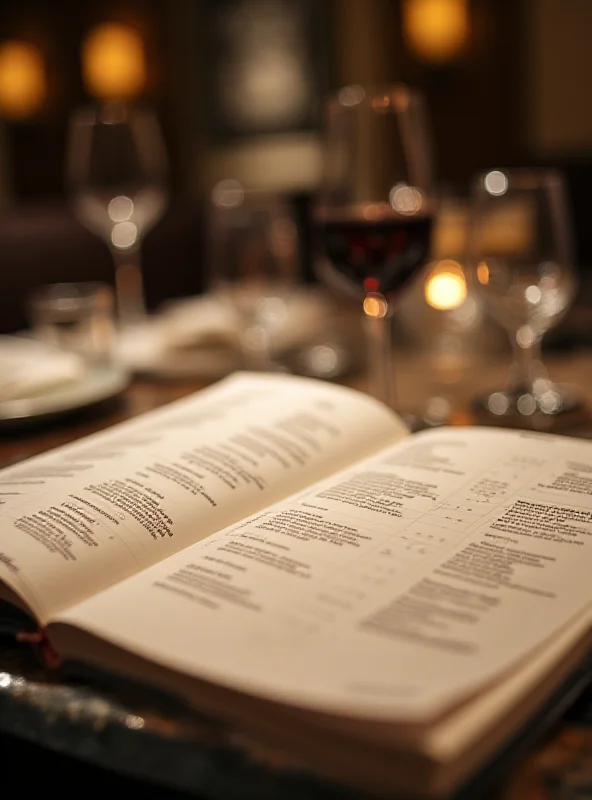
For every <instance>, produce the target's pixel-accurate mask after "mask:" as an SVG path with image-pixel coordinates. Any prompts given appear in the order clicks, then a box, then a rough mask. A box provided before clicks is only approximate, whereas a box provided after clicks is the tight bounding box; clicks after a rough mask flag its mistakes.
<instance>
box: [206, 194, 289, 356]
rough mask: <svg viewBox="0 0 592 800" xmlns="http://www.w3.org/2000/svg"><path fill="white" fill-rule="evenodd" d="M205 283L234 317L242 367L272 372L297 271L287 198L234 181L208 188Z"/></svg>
mask: <svg viewBox="0 0 592 800" xmlns="http://www.w3.org/2000/svg"><path fill="white" fill-rule="evenodd" d="M209 260H210V265H209V267H210V286H211V288H212V289H213V290H214V292H215V293H216V295H217V296H218V297H219V298H220V300H221V301H223V302H227V303H229V304H230V307H231V309H232V311H233V312H234V315H235V316H236V318H237V326H238V329H239V333H240V344H241V347H242V352H243V360H244V365H245V367H246V368H248V369H253V370H256V371H270V370H274V369H275V368H276V367H277V366H278V365H277V364H275V362H274V358H273V345H274V337H276V336H277V335H278V334H280V333H281V331H282V329H283V328H284V326H285V325H286V323H287V318H288V314H289V299H290V292H291V291H292V290H293V289H294V288H295V286H296V283H297V275H298V230H297V225H296V220H295V217H294V213H293V210H292V208H291V205H290V203H289V200H288V198H286V197H284V196H282V195H281V194H278V193H270V192H264V191H258V190H253V189H247V188H245V187H244V186H243V185H242V184H241V183H239V182H238V181H236V180H232V179H229V180H223V181H220V182H219V183H218V184H217V185H216V186H215V187H214V189H213V192H212V201H211V206H210V219H209Z"/></svg>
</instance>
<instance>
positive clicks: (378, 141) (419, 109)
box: [315, 84, 434, 407]
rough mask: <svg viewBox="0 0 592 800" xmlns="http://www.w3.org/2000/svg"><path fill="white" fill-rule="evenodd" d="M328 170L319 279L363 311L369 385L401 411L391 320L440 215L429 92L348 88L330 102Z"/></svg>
mask: <svg viewBox="0 0 592 800" xmlns="http://www.w3.org/2000/svg"><path fill="white" fill-rule="evenodd" d="M323 167H324V174H323V180H322V185H321V187H320V191H319V196H318V202H317V204H316V208H315V223H316V227H317V233H318V240H319V249H320V259H319V261H318V271H319V276H320V277H321V279H322V280H324V281H325V282H326V283H327V284H328V285H329V286H330V287H333V288H335V289H336V290H337V291H342V292H345V293H347V294H349V295H350V296H352V297H354V298H356V299H357V300H358V302H359V303H360V306H361V307H362V308H363V311H364V323H365V328H366V334H367V342H368V348H367V353H368V355H367V358H368V371H369V379H370V388H371V391H372V393H373V394H374V395H375V396H376V397H378V399H380V400H382V401H384V402H385V403H387V404H388V405H390V406H391V407H394V406H395V405H396V403H395V391H394V374H393V347H392V340H391V339H392V314H393V310H394V308H395V305H396V302H397V299H398V298H399V296H400V294H401V292H402V291H403V290H404V289H405V288H406V286H407V285H408V283H409V282H410V280H411V279H412V278H413V277H414V276H416V275H417V274H418V273H419V271H420V270H421V267H423V265H424V264H425V262H426V260H427V257H428V254H429V250H430V241H431V230H432V216H433V212H434V186H433V175H432V161H431V143H430V135H429V131H428V126H427V122H426V118H425V112H424V104H423V99H422V96H421V95H420V94H418V93H417V92H415V91H413V90H411V89H410V88H408V87H407V86H404V85H402V84H395V85H393V86H385V87H382V88H374V89H369V88H365V87H363V86H347V87H345V88H343V89H341V90H340V91H339V92H338V93H337V94H336V95H335V96H334V97H332V98H331V99H330V100H329V101H328V103H327V106H326V123H325V158H324V162H323Z"/></svg>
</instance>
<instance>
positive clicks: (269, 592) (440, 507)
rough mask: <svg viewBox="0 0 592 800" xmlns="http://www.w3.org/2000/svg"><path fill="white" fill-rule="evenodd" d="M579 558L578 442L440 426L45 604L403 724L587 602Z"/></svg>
mask: <svg viewBox="0 0 592 800" xmlns="http://www.w3.org/2000/svg"><path fill="white" fill-rule="evenodd" d="M591 569H592V443H586V442H579V441H574V440H569V439H567V438H563V437H556V436H555V437H554V436H545V435H540V434H529V433H516V432H508V431H498V430H488V429H448V430H442V431H438V432H435V431H431V432H428V433H423V434H418V435H416V436H412V437H410V438H409V439H407V440H406V441H405V442H402V443H401V444H400V445H399V446H397V447H393V448H388V449H386V450H384V451H383V452H381V453H380V454H379V455H378V456H376V457H374V458H372V459H369V460H365V461H363V462H361V463H360V464H357V465H355V466H354V467H352V468H351V469H348V470H346V471H344V472H342V473H340V474H339V475H337V476H333V477H332V478H330V479H328V480H325V481H322V482H321V483H319V484H317V485H316V486H314V487H311V488H310V489H308V490H305V491H303V492H302V493H301V494H299V495H298V496H296V497H294V498H291V499H290V500H288V501H287V502H283V503H280V504H277V505H276V506H274V507H273V508H270V509H267V510H266V511H264V512H263V513H260V514H257V515H255V516H253V517H252V518H251V519H249V520H248V521H244V522H242V523H240V524H238V525H233V526H231V527H229V528H227V529H226V530H224V531H221V532H220V533H219V534H217V535H216V536H213V537H211V538H210V539H208V540H206V541H205V542H202V543H200V544H198V545H196V546H193V547H191V548H189V549H187V550H186V551H184V552H183V553H180V554H178V555H176V556H174V557H172V558H170V559H168V560H167V561H165V562H163V563H162V564H159V565H158V566H157V567H155V568H152V569H150V570H148V571H146V572H145V573H143V574H141V575H139V576H137V577H136V578H132V579H130V580H129V581H126V582H124V583H122V584H121V585H119V586H117V587H115V588H114V589H113V590H109V591H107V592H104V593H103V594H101V595H99V596H98V597H96V598H94V599H92V600H90V601H89V602H87V603H85V604H83V605H81V606H78V607H77V608H75V609H72V610H71V611H70V612H68V613H66V614H65V615H64V616H63V617H62V618H61V619H62V620H63V621H65V622H68V623H70V624H72V625H75V626H78V627H80V628H83V629H85V630H87V631H90V632H91V633H94V634H96V635H97V636H99V637H102V638H104V639H106V640H108V641H111V642H113V643H114V644H116V645H118V646H120V647H123V648H124V649H128V650H131V651H132V652H133V653H135V654H137V655H140V656H142V657H145V658H147V659H149V660H152V661H155V662H157V663H159V664H161V665H164V666H165V667H169V668H172V669H175V670H179V671H183V672H187V673H188V674H190V675H194V676H197V677H200V678H202V679H206V680H211V681H212V682H214V683H218V684H222V685H225V686H228V687H231V688H234V689H240V690H244V691H245V692H249V693H252V694H255V695H259V696H262V697H265V698H269V699H274V700H279V701H285V702H288V703H293V704H296V705H298V706H301V707H306V708H310V709H316V710H322V711H328V712H333V713H339V714H345V715H353V716H356V715H359V716H365V717H369V718H372V719H377V720H378V719H382V720H405V721H414V720H415V721H419V720H422V719H426V718H430V717H431V716H433V715H434V714H436V713H440V712H442V711H443V710H444V709H445V708H446V707H447V706H449V705H450V704H452V703H455V702H457V701H459V699H460V698H462V697H464V696H466V695H467V694H469V693H471V692H473V691H476V690H477V689H478V688H479V687H482V686H483V684H485V683H486V682H489V681H492V680H494V679H495V678H496V677H499V675H500V674H501V673H502V672H503V671H504V670H507V669H509V668H510V667H511V666H512V665H513V664H515V663H516V662H517V661H518V660H519V659H521V658H522V657H524V656H525V655H526V654H528V653H529V652H531V651H532V649H533V648H535V647H536V646H538V645H540V644H541V643H542V642H544V641H545V640H546V639H547V638H548V637H550V636H551V635H553V634H554V633H555V632H557V631H558V630H559V629H560V628H561V627H562V626H564V625H565V624H566V623H567V622H568V621H569V620H570V619H572V618H573V617H574V616H575V615H576V614H577V613H581V612H582V611H583V610H584V609H586V608H587V607H589V606H590V603H591V594H590V573H591ZM173 622H174V624H172V623H173ZM50 630H51V629H50ZM80 655H82V654H79V656H80Z"/></svg>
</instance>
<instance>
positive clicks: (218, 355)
mask: <svg viewBox="0 0 592 800" xmlns="http://www.w3.org/2000/svg"><path fill="white" fill-rule="evenodd" d="M271 304H272V305H273V309H272V312H273V314H274V315H275V317H276V319H275V321H274V323H273V325H272V326H271V327H272V331H273V333H272V337H271V343H270V344H271V351H272V354H273V355H274V356H276V355H278V354H281V353H284V352H287V351H290V350H296V349H298V348H299V347H305V346H306V345H308V344H310V343H311V342H314V341H315V340H316V339H318V338H320V337H321V336H322V335H323V331H324V330H325V329H326V327H327V320H328V318H329V317H330V307H329V303H328V301H327V299H326V297H325V296H323V294H321V293H320V292H318V291H317V290H315V289H313V288H311V289H308V288H302V289H300V288H298V289H294V290H293V291H291V292H290V294H287V295H286V296H285V297H284V298H272V299H271ZM244 324H245V321H244V319H243V317H242V316H241V315H240V313H239V312H238V311H237V310H236V309H235V307H234V306H233V304H232V303H231V302H229V301H228V299H227V298H226V297H225V296H223V295H221V294H205V295H200V296H198V297H188V298H184V299H179V300H175V301H169V302H168V303H167V304H166V305H165V306H163V308H162V309H161V310H160V312H159V313H158V314H156V315H155V316H154V317H151V318H150V319H148V320H147V321H146V322H144V323H141V324H139V325H137V326H134V327H133V328H129V329H128V330H126V331H124V332H123V333H122V334H121V337H120V341H119V347H118V355H119V359H120V360H121V361H122V362H123V363H124V364H125V365H126V366H127V367H129V368H131V369H134V370H136V371H140V372H144V371H146V372H159V373H161V374H164V373H168V374H183V373H192V374H202V375H204V376H205V375H209V376H213V375H222V374H226V373H227V372H230V371H231V370H232V369H236V368H237V367H238V366H240V358H241V355H240V351H241V339H242V336H243V333H244Z"/></svg>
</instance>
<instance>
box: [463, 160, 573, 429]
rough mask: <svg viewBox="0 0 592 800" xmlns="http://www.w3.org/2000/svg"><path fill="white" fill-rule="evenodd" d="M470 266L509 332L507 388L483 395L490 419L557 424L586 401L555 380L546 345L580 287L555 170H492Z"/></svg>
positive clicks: (480, 202)
mask: <svg viewBox="0 0 592 800" xmlns="http://www.w3.org/2000/svg"><path fill="white" fill-rule="evenodd" d="M467 246H468V253H467V266H468V269H469V274H470V275H471V277H472V279H473V283H474V285H475V288H476V292H477V293H478V295H479V296H480V298H481V300H482V303H483V307H484V310H485V312H486V313H488V314H489V315H490V316H491V317H492V318H493V319H495V320H496V321H497V322H498V323H500V324H501V325H502V327H504V328H505V329H506V331H507V332H508V334H509V337H510V342H511V345H512V352H513V359H512V364H511V367H510V371H509V375H508V379H507V385H506V386H505V387H502V388H500V389H499V390H497V391H493V392H491V393H489V394H487V395H486V396H485V397H484V398H478V399H477V401H476V407H477V410H478V411H479V412H481V414H484V415H485V416H486V417H488V418H489V419H490V420H492V421H493V420H496V419H497V420H498V421H501V422H507V423H508V424H518V425H523V424H524V423H526V422H527V421H528V420H530V422H531V423H533V424H535V425H537V424H539V425H544V426H545V427H549V426H550V425H551V424H552V422H553V419H554V418H555V419H557V418H558V417H559V416H560V415H563V414H565V412H568V411H572V410H574V408H576V407H578V406H579V405H580V402H581V401H580V399H579V397H578V396H577V394H574V392H573V391H569V390H567V389H566V388H565V387H562V386H558V385H557V384H555V383H553V382H552V381H551V380H550V379H549V375H548V373H547V370H546V369H545V366H544V364H543V361H542V357H541V343H542V339H543V336H544V334H545V333H546V331H548V330H549V328H551V327H553V326H554V325H556V324H557V322H558V321H559V320H560V319H561V317H562V316H563V315H564V313H565V312H566V310H567V309H568V308H569V306H570V304H571V302H572V299H573V297H574V294H575V290H576V278H575V274H574V269H573V266H572V263H573V262H572V236H571V223H570V218H569V210H568V206H567V199H566V192H565V186H564V182H563V179H562V176H561V174H560V173H558V172H556V171H553V170H526V169H518V170H490V171H489V172H487V173H484V174H481V175H479V176H478V177H477V178H476V180H475V182H474V185H473V189H472V208H471V213H470V223H469V235H468V245H467Z"/></svg>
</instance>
